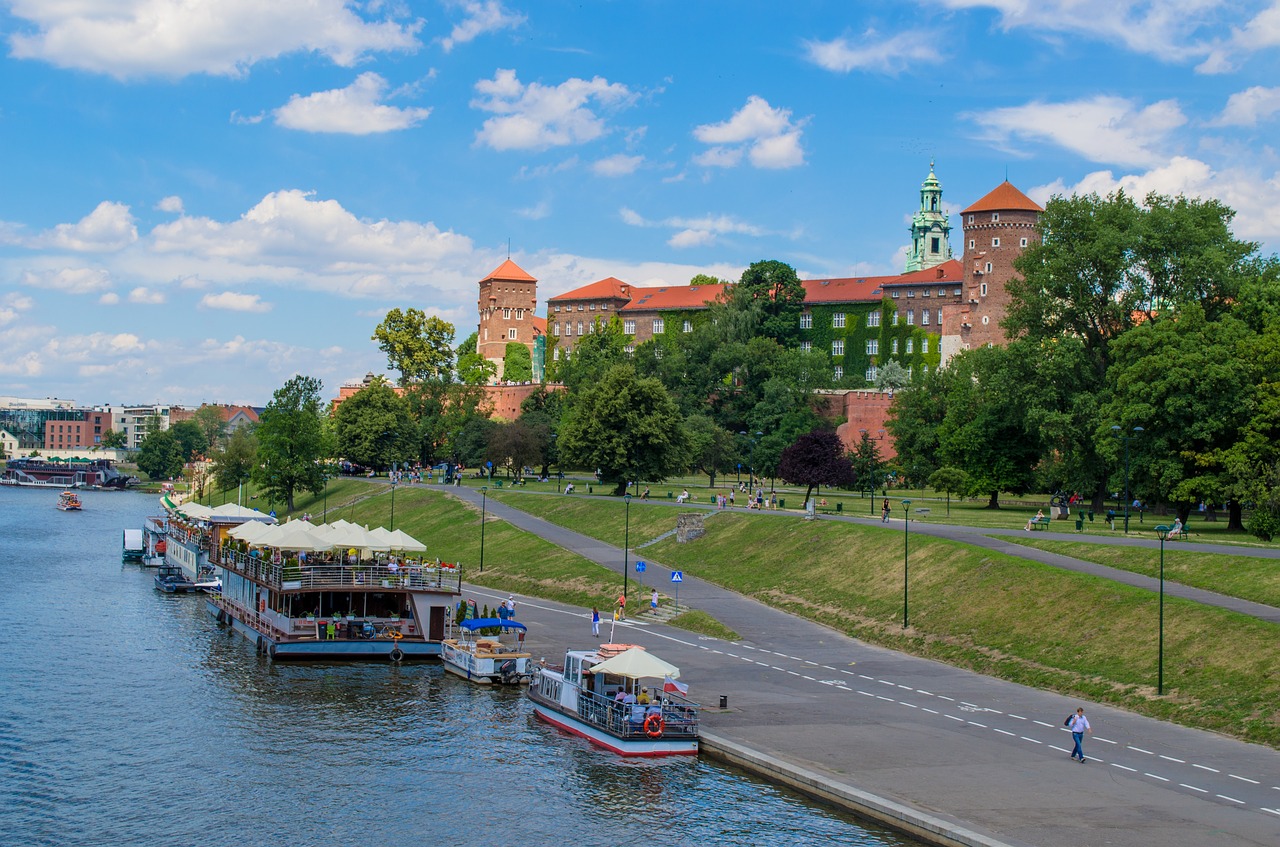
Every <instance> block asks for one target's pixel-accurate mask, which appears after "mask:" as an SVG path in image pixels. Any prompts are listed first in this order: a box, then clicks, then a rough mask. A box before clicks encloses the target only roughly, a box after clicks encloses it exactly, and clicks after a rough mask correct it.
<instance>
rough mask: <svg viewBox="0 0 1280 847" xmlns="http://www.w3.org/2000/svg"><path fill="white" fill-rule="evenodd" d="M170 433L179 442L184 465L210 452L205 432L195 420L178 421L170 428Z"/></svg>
mask: <svg viewBox="0 0 1280 847" xmlns="http://www.w3.org/2000/svg"><path fill="white" fill-rule="evenodd" d="M169 431H170V432H172V433H173V437H174V438H176V439H177V440H178V451H179V453H180V454H181V456H182V461H183V463H186V462H190V461H191V460H193V459H195V458H196V457H197V456H203V455H204V454H205V453H207V452H208V451H209V441H208V439H206V438H205V437H204V430H202V429H201V428H200V425H199V424H198V423H196V422H195V421H194V420H188V421H178V422H177V423H176V424H174V425H173V426H171V427H169Z"/></svg>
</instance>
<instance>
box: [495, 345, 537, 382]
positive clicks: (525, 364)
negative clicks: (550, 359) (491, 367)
mask: <svg viewBox="0 0 1280 847" xmlns="http://www.w3.org/2000/svg"><path fill="white" fill-rule="evenodd" d="M502 378H503V379H504V380H505V381H507V382H531V381H532V380H533V356H532V354H530V353H529V348H528V347H526V346H525V345H523V344H521V343H520V342H518V341H512V342H510V343H509V344H507V349H506V352H505V353H504V354H503V359H502Z"/></svg>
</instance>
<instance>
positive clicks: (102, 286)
mask: <svg viewBox="0 0 1280 847" xmlns="http://www.w3.org/2000/svg"><path fill="white" fill-rule="evenodd" d="M21 279H22V283H23V285H30V286H32V287H33V288H41V289H44V290H46V291H61V292H63V293H64V294H95V293H97V292H99V291H105V290H107V289H108V288H110V287H111V274H109V273H107V272H106V271H105V270H103V269H102V268H58V269H56V270H36V271H23V273H22V276H21Z"/></svg>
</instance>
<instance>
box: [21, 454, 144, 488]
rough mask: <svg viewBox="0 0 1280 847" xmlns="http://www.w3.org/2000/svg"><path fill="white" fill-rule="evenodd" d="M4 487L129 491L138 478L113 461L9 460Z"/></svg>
mask: <svg viewBox="0 0 1280 847" xmlns="http://www.w3.org/2000/svg"><path fill="white" fill-rule="evenodd" d="M0 484H2V485H19V486H31V487H35V488H72V487H75V488H128V487H129V486H133V485H137V484H138V479H137V477H132V476H125V475H124V474H122V473H120V472H119V471H117V470H116V469H115V466H114V465H113V464H112V463H111V460H110V459H40V458H35V457H32V458H18V459H9V460H8V461H7V462H6V463H5V469H4V473H2V474H0Z"/></svg>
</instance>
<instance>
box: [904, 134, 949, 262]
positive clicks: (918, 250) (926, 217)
mask: <svg viewBox="0 0 1280 847" xmlns="http://www.w3.org/2000/svg"><path fill="white" fill-rule="evenodd" d="M933 169H934V162H933V160H932V159H930V160H929V176H927V177H925V180H924V182H922V183H921V184H920V208H919V210H917V211H916V213H915V215H914V216H913V217H912V219H911V249H910V253H909V254H908V256H907V267H906V271H907V273H910V272H912V271H921V270H925V269H926V268H932V267H934V266H936V265H940V264H942V263H943V262H945V261H946V260H947V259H950V258H951V246H950V245H949V244H948V243H947V236H948V235H949V234H950V232H951V224H950V223H949V222H948V221H947V216H946V214H945V213H944V212H943V210H942V183H940V182H939V181H938V177H937V175H936V174H935V173H934V170H933Z"/></svg>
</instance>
